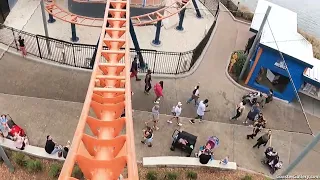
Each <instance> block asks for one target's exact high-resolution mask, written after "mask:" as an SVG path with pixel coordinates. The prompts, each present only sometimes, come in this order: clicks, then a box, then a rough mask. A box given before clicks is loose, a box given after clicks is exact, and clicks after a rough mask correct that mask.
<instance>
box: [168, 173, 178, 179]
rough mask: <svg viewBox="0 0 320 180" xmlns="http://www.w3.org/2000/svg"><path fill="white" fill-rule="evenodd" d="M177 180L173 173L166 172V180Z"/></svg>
mask: <svg viewBox="0 0 320 180" xmlns="http://www.w3.org/2000/svg"><path fill="white" fill-rule="evenodd" d="M177 178H178V174H177V173H174V172H168V173H167V174H166V176H165V179H167V180H176V179H177Z"/></svg>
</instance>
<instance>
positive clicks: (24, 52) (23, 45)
mask: <svg viewBox="0 0 320 180" xmlns="http://www.w3.org/2000/svg"><path fill="white" fill-rule="evenodd" d="M18 42H19V47H20V51H21V52H22V56H23V57H25V56H26V55H27V51H26V47H25V44H24V39H22V38H21V36H19V40H18Z"/></svg>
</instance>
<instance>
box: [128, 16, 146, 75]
mask: <svg viewBox="0 0 320 180" xmlns="http://www.w3.org/2000/svg"><path fill="white" fill-rule="evenodd" d="M130 35H131V39H132V42H133V44H134V49H135V50H136V52H137V55H138V58H139V63H140V68H141V69H144V68H145V62H144V61H143V56H142V54H141V49H140V46H139V42H138V39H137V35H136V32H135V31H134V28H133V24H132V21H131V19H130Z"/></svg>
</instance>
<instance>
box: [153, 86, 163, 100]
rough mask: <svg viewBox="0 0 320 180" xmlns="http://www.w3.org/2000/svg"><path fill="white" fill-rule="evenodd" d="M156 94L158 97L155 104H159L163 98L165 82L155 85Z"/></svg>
mask: <svg viewBox="0 0 320 180" xmlns="http://www.w3.org/2000/svg"><path fill="white" fill-rule="evenodd" d="M153 88H154V93H155V95H156V99H155V100H154V103H157V102H158V103H159V101H160V97H163V81H160V82H159V83H157V84H155V85H154V87H153Z"/></svg>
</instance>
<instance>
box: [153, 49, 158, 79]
mask: <svg viewBox="0 0 320 180" xmlns="http://www.w3.org/2000/svg"><path fill="white" fill-rule="evenodd" d="M157 53H158V51H156V52H155V53H154V61H153V70H152V74H154V69H155V68H156V61H157Z"/></svg>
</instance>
